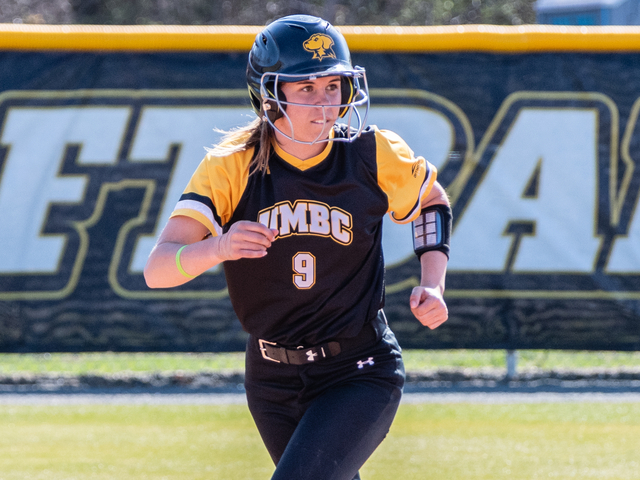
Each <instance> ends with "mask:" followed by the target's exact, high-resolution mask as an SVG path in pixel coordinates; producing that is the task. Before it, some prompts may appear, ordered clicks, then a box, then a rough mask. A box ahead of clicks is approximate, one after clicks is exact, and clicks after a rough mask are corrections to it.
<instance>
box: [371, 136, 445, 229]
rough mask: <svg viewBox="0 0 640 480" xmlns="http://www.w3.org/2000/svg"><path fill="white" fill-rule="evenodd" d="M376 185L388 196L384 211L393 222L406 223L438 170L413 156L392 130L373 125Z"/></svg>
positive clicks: (421, 158) (418, 207)
mask: <svg viewBox="0 0 640 480" xmlns="http://www.w3.org/2000/svg"><path fill="white" fill-rule="evenodd" d="M374 132H375V139H376V158H377V162H378V185H379V186H380V188H381V189H382V190H383V191H384V192H385V194H386V195H387V198H388V200H389V209H388V213H389V216H390V217H391V219H392V220H393V221H394V222H396V223H408V222H410V221H412V220H413V219H414V218H415V217H417V215H418V214H419V213H420V206H421V203H422V199H423V198H425V197H426V196H427V195H429V192H431V189H432V188H433V184H434V183H435V181H436V178H437V175H438V172H437V169H436V167H435V166H433V165H432V164H431V163H429V162H427V161H426V160H425V159H424V158H423V157H420V156H418V157H416V156H415V155H414V153H413V151H412V150H411V148H410V147H409V146H408V145H407V143H406V142H405V141H404V140H403V139H402V138H401V137H400V136H399V135H397V134H396V133H394V132H391V131H389V130H378V129H377V128H376V127H374Z"/></svg>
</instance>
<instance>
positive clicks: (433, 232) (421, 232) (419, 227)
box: [411, 204, 453, 258]
mask: <svg viewBox="0 0 640 480" xmlns="http://www.w3.org/2000/svg"><path fill="white" fill-rule="evenodd" d="M452 219H453V216H452V214H451V207H449V206H448V205H441V204H437V205H431V206H429V207H427V208H424V209H422V211H421V212H420V215H419V216H418V218H416V219H415V220H414V221H413V222H411V225H412V227H413V250H414V251H415V252H416V255H417V256H418V258H420V256H421V255H422V254H423V253H424V252H428V251H430V250H439V251H441V252H442V253H444V254H445V255H446V256H447V258H449V241H450V238H451V223H452Z"/></svg>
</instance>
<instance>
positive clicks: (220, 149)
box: [207, 117, 274, 175]
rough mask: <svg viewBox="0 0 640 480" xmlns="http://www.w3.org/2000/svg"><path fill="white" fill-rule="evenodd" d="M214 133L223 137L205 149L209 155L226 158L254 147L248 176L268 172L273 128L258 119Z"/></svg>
mask: <svg viewBox="0 0 640 480" xmlns="http://www.w3.org/2000/svg"><path fill="white" fill-rule="evenodd" d="M216 131H217V132H221V133H224V136H223V137H222V140H221V141H220V143H218V144H217V145H214V147H213V148H211V149H207V151H208V152H209V153H211V154H212V155H215V156H226V155H231V154H233V153H237V152H241V151H244V150H249V149H250V148H253V147H255V148H256V153H255V154H254V156H253V159H252V160H251V163H250V164H249V175H253V174H254V173H255V172H260V173H262V174H263V175H264V174H266V173H267V172H268V171H269V157H270V156H271V148H272V147H271V140H272V138H274V133H273V128H272V127H271V125H269V122H267V121H266V120H263V119H262V118H260V117H258V118H256V119H255V120H253V121H252V122H251V123H249V124H247V125H245V126H243V127H238V128H234V129H232V130H229V131H223V130H218V129H216Z"/></svg>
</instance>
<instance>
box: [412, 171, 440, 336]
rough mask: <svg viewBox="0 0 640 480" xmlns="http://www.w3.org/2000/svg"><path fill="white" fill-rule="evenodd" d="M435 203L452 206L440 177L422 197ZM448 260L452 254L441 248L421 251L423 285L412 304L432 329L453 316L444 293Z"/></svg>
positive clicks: (424, 203)
mask: <svg viewBox="0 0 640 480" xmlns="http://www.w3.org/2000/svg"><path fill="white" fill-rule="evenodd" d="M435 205H446V206H447V207H449V206H450V204H449V199H448V197H447V194H446V192H445V190H444V188H443V187H442V186H441V185H440V184H439V183H438V182H437V181H436V182H435V183H434V185H433V188H432V189H431V191H430V192H429V194H428V195H427V196H426V197H425V198H423V199H422V209H423V210H424V209H425V208H428V207H433V206H435ZM448 260H449V258H448V256H447V255H446V254H445V253H444V252H443V251H441V250H429V251H426V252H424V253H422V254H421V255H420V266H421V279H420V285H419V286H417V287H414V289H413V291H412V292H411V297H410V298H409V304H410V307H411V311H412V312H413V314H414V315H415V317H416V318H417V319H418V320H419V321H420V323H422V324H423V325H424V326H426V327H429V328H430V329H434V328H436V327H438V326H440V325H442V324H443V323H444V322H445V321H446V320H447V319H448V318H449V311H448V309H447V304H446V303H445V301H444V297H443V294H444V288H445V275H446V272H447V262H448Z"/></svg>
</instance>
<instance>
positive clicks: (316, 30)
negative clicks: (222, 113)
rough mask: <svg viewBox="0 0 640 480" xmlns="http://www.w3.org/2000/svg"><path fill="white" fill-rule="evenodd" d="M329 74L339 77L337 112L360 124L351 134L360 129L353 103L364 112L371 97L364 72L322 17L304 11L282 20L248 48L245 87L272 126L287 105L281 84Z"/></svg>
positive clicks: (270, 26)
mask: <svg viewBox="0 0 640 480" xmlns="http://www.w3.org/2000/svg"><path fill="white" fill-rule="evenodd" d="M330 75H331V76H333V75H338V76H340V77H341V94H342V100H341V105H340V107H341V108H340V116H341V117H343V116H345V115H346V114H347V112H350V111H351V112H354V113H355V116H356V120H357V122H358V125H357V126H356V127H355V129H356V130H357V132H356V134H355V135H354V138H355V136H357V135H359V134H360V132H361V131H362V129H363V128H364V120H363V119H362V118H361V116H360V114H359V113H358V111H357V109H356V108H355V107H357V106H360V105H366V113H368V107H369V95H368V91H367V85H366V76H365V71H364V69H363V68H361V67H354V66H353V65H352V64H351V54H350V52H349V47H348V46H347V42H346V40H345V39H344V37H343V36H342V34H341V33H340V32H338V30H336V28H335V27H333V26H332V25H331V24H330V23H329V22H327V21H326V20H323V19H321V18H317V17H312V16H308V15H291V16H287V17H283V18H280V19H278V20H276V21H274V22H273V23H271V24H269V25H268V26H267V27H265V28H264V30H262V31H261V32H260V33H259V34H258V35H257V36H256V39H255V42H254V43H253V47H252V48H251V51H250V52H249V61H248V64H247V86H248V88H249V96H250V98H251V105H252V107H253V109H254V111H255V112H256V114H257V115H259V116H260V115H262V116H265V118H266V119H267V120H268V121H269V122H270V123H271V124H272V125H273V122H274V121H275V120H276V119H277V118H280V117H281V116H282V115H283V112H284V110H285V109H286V105H287V102H286V98H284V95H283V94H282V91H281V90H280V89H279V88H278V84H279V83H282V82H296V81H301V80H308V79H310V78H317V77H320V76H330ZM366 113H365V116H364V118H365V120H366ZM274 128H275V126H274ZM352 139H353V138H349V139H348V140H349V141H351V140H352Z"/></svg>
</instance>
